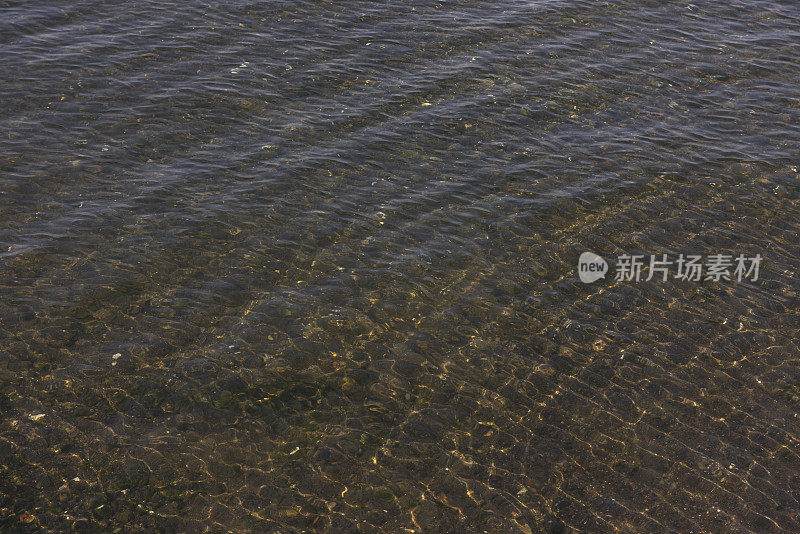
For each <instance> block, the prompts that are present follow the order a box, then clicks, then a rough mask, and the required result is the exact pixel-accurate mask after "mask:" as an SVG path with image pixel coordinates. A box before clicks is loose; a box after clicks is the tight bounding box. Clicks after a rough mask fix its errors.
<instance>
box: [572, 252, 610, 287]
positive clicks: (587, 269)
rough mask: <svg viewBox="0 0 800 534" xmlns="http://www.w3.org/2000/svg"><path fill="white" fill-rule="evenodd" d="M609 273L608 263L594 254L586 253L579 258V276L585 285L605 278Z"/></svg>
mask: <svg viewBox="0 0 800 534" xmlns="http://www.w3.org/2000/svg"><path fill="white" fill-rule="evenodd" d="M607 272H608V263H606V260H604V259H603V258H601V257H600V256H598V255H597V254H595V253H594V252H584V253H583V254H581V257H580V258H578V276H579V277H580V279H581V282H583V283H584V284H591V283H592V282H595V281H597V280H599V279H601V278H603V277H605V275H606V273H607Z"/></svg>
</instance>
